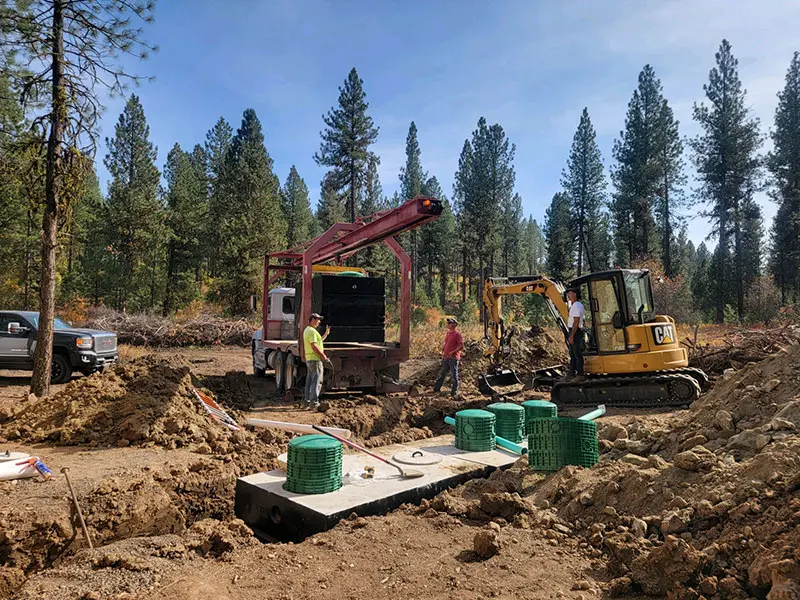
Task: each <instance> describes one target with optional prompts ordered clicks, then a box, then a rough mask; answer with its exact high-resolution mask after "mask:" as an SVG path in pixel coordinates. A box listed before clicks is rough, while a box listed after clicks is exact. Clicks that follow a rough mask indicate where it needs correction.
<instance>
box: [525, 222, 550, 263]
mask: <svg viewBox="0 0 800 600" xmlns="http://www.w3.org/2000/svg"><path fill="white" fill-rule="evenodd" d="M524 235H525V237H524V243H523V252H524V263H523V268H524V269H525V272H524V274H526V275H538V274H541V273H542V272H543V271H544V270H545V268H546V262H547V242H546V241H545V238H544V234H543V233H542V230H541V229H540V228H539V224H538V223H537V222H536V219H534V218H533V217H528V219H527V221H526V222H525V229H524Z"/></svg>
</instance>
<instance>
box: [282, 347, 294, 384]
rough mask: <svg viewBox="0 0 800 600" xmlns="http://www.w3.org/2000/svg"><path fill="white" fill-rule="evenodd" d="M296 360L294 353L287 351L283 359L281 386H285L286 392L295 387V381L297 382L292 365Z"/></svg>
mask: <svg viewBox="0 0 800 600" xmlns="http://www.w3.org/2000/svg"><path fill="white" fill-rule="evenodd" d="M296 362H297V359H296V358H295V356H294V354H292V353H291V352H287V353H286V357H285V358H284V361H283V363H284V368H283V386H284V387H285V388H286V391H287V392H288V391H289V390H290V389H292V388H293V387H295V383H297V378H296V377H295V373H294V366H295V364H296Z"/></svg>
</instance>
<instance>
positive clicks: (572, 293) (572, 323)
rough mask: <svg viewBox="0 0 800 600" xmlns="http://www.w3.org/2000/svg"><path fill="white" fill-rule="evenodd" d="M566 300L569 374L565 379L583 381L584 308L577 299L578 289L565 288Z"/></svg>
mask: <svg viewBox="0 0 800 600" xmlns="http://www.w3.org/2000/svg"><path fill="white" fill-rule="evenodd" d="M567 300H569V317H568V318H567V329H568V330H569V333H568V337H567V342H568V343H569V374H568V375H567V379H568V380H570V381H583V379H584V375H583V351H584V347H585V340H584V333H583V322H584V316H585V314H586V310H585V309H584V308H583V303H582V302H581V301H580V300H578V290H577V289H574V288H571V289H569V290H567Z"/></svg>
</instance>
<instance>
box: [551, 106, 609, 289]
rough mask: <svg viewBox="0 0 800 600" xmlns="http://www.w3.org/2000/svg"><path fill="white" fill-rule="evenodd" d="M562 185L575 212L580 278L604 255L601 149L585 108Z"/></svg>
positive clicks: (578, 273)
mask: <svg viewBox="0 0 800 600" xmlns="http://www.w3.org/2000/svg"><path fill="white" fill-rule="evenodd" d="M561 185H563V186H564V191H565V192H566V194H567V197H568V198H569V202H570V208H571V211H572V226H573V237H574V239H575V240H576V247H575V248H573V249H572V252H573V253H575V254H576V256H577V276H578V277H580V276H581V275H582V274H583V273H584V267H586V268H587V270H588V271H591V270H594V265H593V262H595V261H597V262H599V261H600V259H601V257H600V256H599V254H601V253H603V252H604V251H601V250H600V249H599V248H598V246H599V245H602V241H603V237H602V235H601V233H602V221H601V218H600V207H601V206H602V204H603V199H604V195H605V185H606V184H605V177H604V175H603V160H602V157H601V156H600V148H598V146H597V141H596V134H595V131H594V127H593V126H592V121H591V119H590V118H589V111H588V109H586V108H584V109H583V113H582V114H581V120H580V123H579V124H578V129H577V131H576V132H575V137H574V138H573V141H572V150H571V152H570V155H569V160H568V161H567V168H566V169H565V170H564V172H563V173H562V176H561Z"/></svg>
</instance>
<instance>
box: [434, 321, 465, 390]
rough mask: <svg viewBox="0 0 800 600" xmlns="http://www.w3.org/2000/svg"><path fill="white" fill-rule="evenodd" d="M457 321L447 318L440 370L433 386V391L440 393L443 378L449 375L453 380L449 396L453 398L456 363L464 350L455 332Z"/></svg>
mask: <svg viewBox="0 0 800 600" xmlns="http://www.w3.org/2000/svg"><path fill="white" fill-rule="evenodd" d="M457 327H458V321H457V320H456V318H455V317H447V333H446V334H445V336H444V348H443V350H442V370H441V371H440V372H439V377H438V378H437V379H436V383H435V384H434V386H433V391H434V392H436V393H437V394H438V393H439V392H441V391H442V384H443V383H444V378H445V377H446V376H447V374H448V373H450V379H452V380H453V387H452V388H451V390H450V396H452V397H453V398H455V397H456V396H457V395H458V361H459V360H461V351H462V350H463V349H464V338H463V337H461V332H459V331H457V329H456V328H457Z"/></svg>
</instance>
